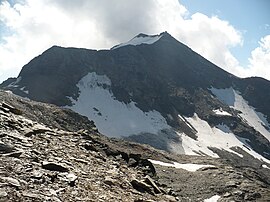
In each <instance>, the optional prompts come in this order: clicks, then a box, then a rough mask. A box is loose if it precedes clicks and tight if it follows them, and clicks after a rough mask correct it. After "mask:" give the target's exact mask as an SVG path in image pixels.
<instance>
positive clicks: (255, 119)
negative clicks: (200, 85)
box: [210, 87, 270, 141]
mask: <svg viewBox="0 0 270 202" xmlns="http://www.w3.org/2000/svg"><path fill="white" fill-rule="evenodd" d="M210 90H211V92H212V93H213V94H214V95H215V96H216V97H217V98H218V99H219V100H220V101H221V102H223V103H224V104H227V105H229V106H230V107H231V108H233V109H236V110H238V111H241V112H242V113H241V114H239V115H240V117H241V118H242V119H243V120H244V121H245V122H246V123H248V124H249V125H250V126H252V127H253V128H254V129H255V130H257V131H258V132H260V133H261V134H262V135H263V136H264V137H265V138H266V139H268V141H270V132H269V131H268V130H266V128H265V127H269V126H270V124H269V123H268V122H267V120H266V118H265V115H263V114H262V113H260V112H256V110H255V109H254V108H253V107H251V106H249V105H248V102H247V101H246V100H244V98H243V97H242V96H241V95H240V94H239V93H238V92H236V91H235V90H234V89H233V88H226V89H216V88H213V87H212V88H211V89H210Z"/></svg>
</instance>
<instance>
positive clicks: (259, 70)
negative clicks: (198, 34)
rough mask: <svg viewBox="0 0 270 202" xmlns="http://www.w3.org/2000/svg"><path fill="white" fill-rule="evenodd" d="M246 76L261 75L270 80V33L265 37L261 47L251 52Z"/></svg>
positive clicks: (261, 41) (260, 43)
mask: <svg viewBox="0 0 270 202" xmlns="http://www.w3.org/2000/svg"><path fill="white" fill-rule="evenodd" d="M249 63H250V65H249V69H248V71H247V72H246V76H252V75H256V76H260V77H264V78H267V79H269V80H270V35H267V36H265V37H263V38H262V39H261V40H260V42H259V47H257V48H255V49H254V50H253V51H252V52H251V57H250V58H249Z"/></svg>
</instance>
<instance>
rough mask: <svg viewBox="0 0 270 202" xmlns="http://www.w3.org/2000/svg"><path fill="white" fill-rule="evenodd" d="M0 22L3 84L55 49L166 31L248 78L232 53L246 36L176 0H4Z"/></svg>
mask: <svg viewBox="0 0 270 202" xmlns="http://www.w3.org/2000/svg"><path fill="white" fill-rule="evenodd" d="M0 21H1V23H3V24H4V25H5V28H6V29H8V30H9V32H8V33H9V34H6V35H5V36H4V37H2V39H0V55H1V57H2V58H4V59H1V60H0V82H1V81H3V80H4V79H6V78H7V77H10V76H17V74H18V73H19V70H20V69H21V67H22V66H23V65H24V64H26V63H27V62H29V61H30V60H31V59H32V58H33V57H35V56H37V55H38V54H40V53H42V52H43V51H44V50H46V49H47V48H49V47H51V46H52V45H60V46H64V47H70V46H72V47H82V48H89V49H104V48H111V47H113V46H114V45H116V44H119V43H121V42H125V41H128V40H129V39H131V38H133V37H134V36H135V35H137V34H138V33H146V34H158V33H160V32H163V31H168V32H169V33H170V34H171V35H172V36H174V37H175V38H177V39H178V40H180V41H181V42H183V43H185V44H186V45H188V46H190V47H191V48H192V49H193V50H194V51H196V52H198V53H199V54H201V55H202V56H204V57H205V58H207V59H208V60H210V61H212V62H213V63H215V64H217V65H219V66H220V67H222V68H224V69H225V70H227V71H230V72H232V73H234V74H236V75H238V76H243V75H246V74H244V73H243V72H244V71H245V69H244V68H242V67H240V65H239V63H238V61H237V59H236V58H235V57H234V56H233V54H232V53H231V51H230V48H231V47H234V46H241V45H242V43H243V36H242V34H241V33H240V32H239V31H238V30H237V29H235V28H234V27H233V26H232V25H231V24H230V23H229V22H227V21H224V20H222V19H220V18H218V17H217V16H212V17H208V16H206V15H204V14H202V13H195V14H193V15H189V12H188V10H187V9H186V8H185V6H183V5H181V4H180V3H179V2H178V0H168V1H163V0H129V1H126V0H110V1H108V0H91V1H88V0H78V1H73V0H39V1H36V0H24V2H23V3H22V1H21V0H20V1H18V3H17V4H15V5H10V4H9V3H8V1H6V0H4V1H2V3H0ZM0 36H1V35H0ZM261 43H264V42H261ZM264 52H265V51H264ZM254 54H255V53H254ZM264 56H265V54H264ZM15 58H16V59H15ZM250 61H251V62H253V63H255V56H254V58H253V56H252V58H251V59H250ZM253 66H254V65H253ZM253 66H252V67H253ZM254 67H255V66H254ZM268 79H270V76H269V77H268Z"/></svg>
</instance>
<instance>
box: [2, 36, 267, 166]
mask: <svg viewBox="0 0 270 202" xmlns="http://www.w3.org/2000/svg"><path fill="white" fill-rule="evenodd" d="M0 87H1V88H2V89H4V90H9V91H12V92H13V93H14V94H17V95H20V96H23V97H27V98H30V99H31V100H36V101H41V102H45V103H51V104H55V105H58V106H61V107H65V108H69V109H72V110H73V111H75V112H78V113H79V114H81V115H84V116H86V117H88V119H89V120H93V121H94V122H95V124H96V126H97V128H98V130H99V131H100V132H101V133H102V134H105V135H107V136H109V137H118V138H119V137H122V138H124V139H126V140H129V141H136V142H139V143H146V144H149V145H151V146H153V147H155V148H157V149H162V150H165V151H169V152H172V153H177V154H187V155H199V156H211V157H216V158H217V157H221V158H225V159H227V160H229V161H232V159H233V160H235V161H237V162H241V164H243V165H249V166H250V165H251V164H252V162H257V163H258V161H259V162H260V165H259V166H260V167H262V166H267V165H269V163H270V142H269V141H270V132H269V128H270V124H269V123H270V107H269V103H270V90H269V89H270V82H269V81H267V80H265V79H262V78H257V77H254V78H245V79H241V78H238V77H236V76H234V75H232V74H230V73H228V72H226V71H224V70H223V69H221V68H219V67H217V66H216V65H214V64H212V63H211V62H209V61H208V60H206V59H205V58H203V57H202V56H200V55H199V54H197V53H196V52H194V51H193V50H192V49H190V48H189V47H187V46H186V45H184V44H182V43H181V42H179V41H177V40H176V39H175V38H173V37H172V36H171V35H170V34H169V33H167V32H164V33H161V34H159V35H153V36H150V35H145V34H139V35H137V36H136V37H134V38H133V39H131V40H130V41H128V42H126V43H122V44H119V45H116V46H114V47H113V48H112V49H110V50H99V51H97V50H87V49H78V48H62V47H58V46H53V47H51V48H50V49H48V50H46V51H45V52H44V53H42V54H41V55H40V56H38V57H36V58H34V59H33V60H32V61H30V62H29V63H28V64H27V65H25V66H24V67H23V68H22V70H21V72H20V74H19V76H18V77H17V78H10V79H8V80H6V81H5V82H3V83H2V84H1V85H0ZM257 163H256V165H257Z"/></svg>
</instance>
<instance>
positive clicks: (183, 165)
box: [148, 159, 215, 172]
mask: <svg viewBox="0 0 270 202" xmlns="http://www.w3.org/2000/svg"><path fill="white" fill-rule="evenodd" d="M148 160H149V161H150V162H151V163H153V164H156V165H161V166H166V167H174V168H181V169H184V170H187V171H189V172H195V171H197V170H199V169H200V168H211V167H212V168H213V167H215V166H213V165H201V164H194V163H177V162H173V163H165V162H162V161H156V160H152V159H148Z"/></svg>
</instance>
